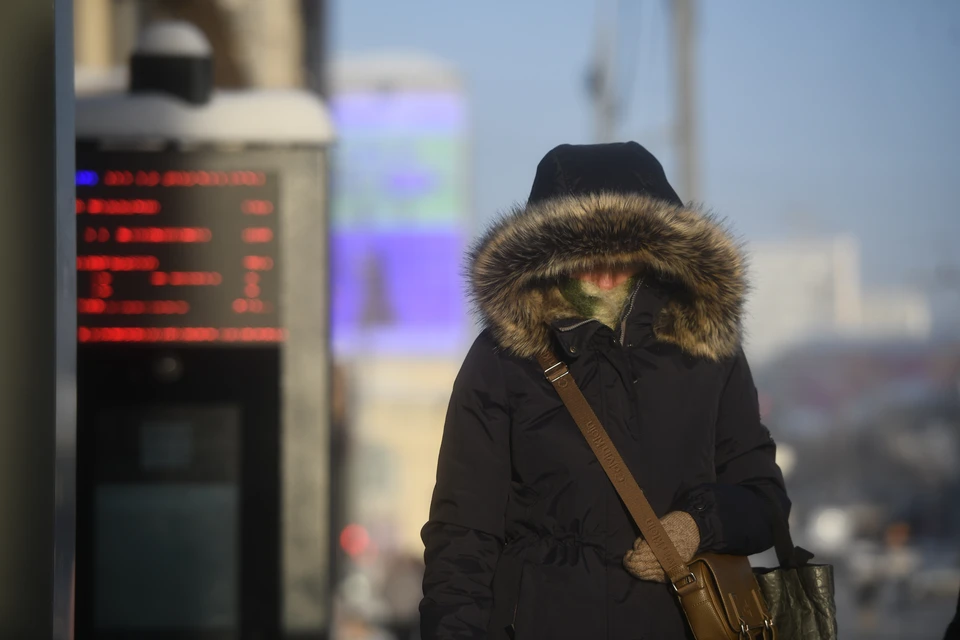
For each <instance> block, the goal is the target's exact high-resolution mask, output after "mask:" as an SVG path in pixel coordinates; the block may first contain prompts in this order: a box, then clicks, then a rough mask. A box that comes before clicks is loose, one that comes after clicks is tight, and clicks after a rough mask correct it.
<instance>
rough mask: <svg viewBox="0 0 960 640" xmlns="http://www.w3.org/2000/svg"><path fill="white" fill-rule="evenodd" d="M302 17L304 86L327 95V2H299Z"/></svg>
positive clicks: (322, 0) (316, 0)
mask: <svg viewBox="0 0 960 640" xmlns="http://www.w3.org/2000/svg"><path fill="white" fill-rule="evenodd" d="M300 11H301V14H302V15H303V28H304V39H303V56H304V70H305V74H304V85H305V86H306V87H307V88H308V89H311V90H312V91H316V92H317V93H318V94H320V95H321V96H324V97H326V95H327V66H326V63H327V2H326V0H301V8H300Z"/></svg>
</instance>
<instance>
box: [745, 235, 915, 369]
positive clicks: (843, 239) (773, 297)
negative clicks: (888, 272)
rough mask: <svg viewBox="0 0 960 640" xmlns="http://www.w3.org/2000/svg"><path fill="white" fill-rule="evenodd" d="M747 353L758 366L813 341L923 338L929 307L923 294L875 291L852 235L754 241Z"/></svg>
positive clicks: (751, 255) (904, 291) (900, 290)
mask: <svg viewBox="0 0 960 640" xmlns="http://www.w3.org/2000/svg"><path fill="white" fill-rule="evenodd" d="M750 259H751V269H750V275H751V280H752V284H753V288H754V289H753V291H752V292H751V295H750V297H749V298H748V303H747V316H746V318H747V320H746V334H747V342H746V344H747V351H748V353H749V355H750V357H751V359H752V360H753V361H754V362H755V363H757V364H763V363H766V362H769V361H770V360H771V359H773V358H776V357H777V356H778V355H780V354H782V353H783V352H784V351H786V350H789V349H791V348H793V347H796V346H799V345H801V344H803V343H804V342H807V341H811V340H818V341H819V340H831V339H840V340H874V339H893V340H896V339H907V340H923V339H926V338H928V337H929V336H930V333H931V331H932V328H933V317H932V312H931V310H930V304H929V302H928V300H927V299H926V297H925V295H924V294H923V293H922V292H919V291H913V290H909V289H899V288H886V289H871V288H868V287H867V286H866V285H865V284H864V282H863V280H862V277H861V256H860V246H859V242H858V241H857V240H856V239H855V238H853V237H849V236H835V237H826V238H810V239H808V238H796V239H789V240H780V241H766V242H757V243H752V244H751V246H750Z"/></svg>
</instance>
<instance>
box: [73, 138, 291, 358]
mask: <svg viewBox="0 0 960 640" xmlns="http://www.w3.org/2000/svg"><path fill="white" fill-rule="evenodd" d="M221 165H222V163H221ZM221 165H218V167H219V166H221ZM77 167H78V171H77V180H76V186H77V196H76V198H77V199H76V212H77V271H78V273H77V291H78V300H77V306H78V313H79V316H78V319H79V320H78V340H79V341H80V342H81V343H232V344H253V343H275V342H280V341H282V340H283V339H284V335H285V334H284V329H283V327H282V325H281V322H280V314H279V309H278V304H279V300H278V298H279V291H280V285H279V283H280V277H279V269H280V267H281V264H280V259H279V252H278V250H277V247H278V241H279V229H278V221H279V212H278V194H279V185H278V178H277V175H276V174H275V173H269V172H263V171H258V170H250V168H249V167H245V166H243V164H242V156H238V163H237V165H236V166H235V167H233V168H232V169H230V170H221V169H220V168H217V169H211V168H210V167H205V166H204V163H203V155H202V154H197V153H189V154H187V153H182V152H177V151H169V152H149V153H143V152H140V153H138V152H111V151H104V150H98V151H97V152H95V153H92V152H91V153H85V152H83V151H82V150H78V154H77Z"/></svg>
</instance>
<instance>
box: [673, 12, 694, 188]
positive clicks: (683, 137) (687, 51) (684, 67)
mask: <svg viewBox="0 0 960 640" xmlns="http://www.w3.org/2000/svg"><path fill="white" fill-rule="evenodd" d="M696 11H697V2H696V0H674V1H673V26H674V51H675V60H674V62H675V64H676V79H675V82H676V87H677V89H676V91H677V93H676V96H677V104H676V109H677V120H676V134H677V155H678V157H679V159H680V188H679V189H678V191H679V192H680V197H681V198H683V199H684V200H685V201H691V200H697V199H699V198H700V165H699V160H700V154H699V148H698V135H697V93H696V89H697V73H696V70H697V66H696V65H697V62H696V57H697V55H696V45H697V40H696V20H697V16H696Z"/></svg>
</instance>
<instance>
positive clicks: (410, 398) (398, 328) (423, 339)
mask: <svg viewBox="0 0 960 640" xmlns="http://www.w3.org/2000/svg"><path fill="white" fill-rule="evenodd" d="M331 104H332V107H333V113H334V117H335V119H336V121H337V126H338V131H339V136H340V139H339V146H338V149H337V155H336V169H335V173H334V178H333V184H334V200H333V220H332V226H333V236H332V238H333V239H332V242H333V256H334V258H333V260H334V263H333V267H332V268H333V271H332V276H333V296H334V300H333V310H334V311H333V313H334V318H333V340H334V346H335V353H336V354H337V357H338V359H339V361H340V362H342V363H343V364H344V365H346V367H347V369H348V371H349V372H350V373H349V380H350V409H349V411H348V415H349V416H350V418H349V420H350V423H351V424H350V433H351V454H350V456H349V458H348V459H349V467H350V471H349V473H348V477H349V478H350V481H349V482H348V483H347V485H346V490H347V492H348V495H347V496H345V497H344V503H345V504H346V505H348V506H347V510H348V513H347V514H346V518H347V520H348V521H349V522H351V523H356V524H359V525H361V526H363V527H365V528H366V529H367V530H368V531H369V533H370V535H371V540H372V543H373V545H374V547H375V548H376V549H377V552H378V553H381V554H386V555H388V556H393V557H416V558H419V557H420V556H421V554H422V544H421V542H420V539H419V532H420V528H421V527H422V526H423V523H424V522H425V520H426V517H427V513H428V510H429V504H430V497H431V493H432V489H433V484H434V482H435V474H436V460H437V454H438V451H439V444H440V438H441V435H442V430H443V422H444V416H445V413H446V407H447V401H448V399H449V395H450V390H451V387H452V385H453V380H454V378H455V376H456V373H457V370H458V368H459V364H460V360H461V358H462V355H463V353H464V352H465V349H466V346H467V340H468V339H469V338H470V332H471V329H472V326H471V324H470V321H469V317H468V314H467V311H466V302H465V298H464V292H463V285H462V282H461V277H460V265H461V260H462V254H463V250H464V248H465V244H466V242H467V240H468V238H467V234H468V230H469V228H470V226H469V217H470V209H471V207H470V188H469V182H468V175H469V166H468V154H469V124H468V120H467V100H466V96H465V91H464V84H463V81H462V78H461V77H460V75H459V73H458V72H457V71H456V70H455V69H453V68H452V67H450V66H449V65H447V64H446V63H444V62H443V61H442V60H436V59H432V58H429V57H424V56H418V55H409V54H383V55H372V56H364V57H359V58H351V59H344V60H340V61H337V62H336V63H335V65H334V67H333V72H332V74H331Z"/></svg>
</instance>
